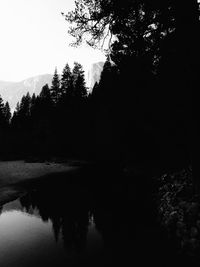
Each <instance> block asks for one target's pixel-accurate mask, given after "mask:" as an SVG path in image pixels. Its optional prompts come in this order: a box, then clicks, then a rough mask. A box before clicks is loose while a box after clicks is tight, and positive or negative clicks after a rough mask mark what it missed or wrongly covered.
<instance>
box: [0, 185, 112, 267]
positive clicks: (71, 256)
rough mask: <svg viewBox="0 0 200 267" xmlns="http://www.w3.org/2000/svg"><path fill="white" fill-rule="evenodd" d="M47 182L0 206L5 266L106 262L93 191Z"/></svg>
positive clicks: (1, 258) (0, 263) (0, 247)
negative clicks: (92, 195)
mask: <svg viewBox="0 0 200 267" xmlns="http://www.w3.org/2000/svg"><path fill="white" fill-rule="evenodd" d="M64 186H65V185H64V184H61V185H59V186H57V187H55V185H54V186H53V185H51V184H48V186H47V185H45V186H44V185H43V186H39V187H36V188H33V189H32V190H30V191H29V192H28V193H27V194H26V195H25V196H23V197H21V198H19V199H17V200H15V201H12V202H9V203H7V204H5V205H3V206H2V207H0V266H1V267H14V266H19V267H24V266H26V267H28V266H82V265H84V264H86V265H89V266H90V265H91V266H102V265H104V264H105V263H106V262H107V261H108V260H109V259H108V258H109V257H105V249H104V240H103V237H102V234H101V231H100V230H98V229H97V226H96V224H95V220H94V214H93V211H92V206H93V205H92V203H91V202H92V201H91V196H90V195H89V191H88V189H86V188H83V187H80V186H77V185H76V186H69V185H68V189H66V188H64Z"/></svg>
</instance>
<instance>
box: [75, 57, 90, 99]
mask: <svg viewBox="0 0 200 267" xmlns="http://www.w3.org/2000/svg"><path fill="white" fill-rule="evenodd" d="M72 75H73V95H74V97H76V98H77V99H78V98H79V99H80V98H83V97H86V96H87V89H86V84H85V76H84V70H83V67H82V65H81V64H80V63H78V62H74V68H73V72H72Z"/></svg>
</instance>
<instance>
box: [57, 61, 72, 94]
mask: <svg viewBox="0 0 200 267" xmlns="http://www.w3.org/2000/svg"><path fill="white" fill-rule="evenodd" d="M60 84H61V92H62V96H63V98H67V97H71V96H72V90H73V88H72V86H73V80H72V73H71V69H70V67H69V64H66V65H65V67H64V69H63V72H62V76H61V81H60Z"/></svg>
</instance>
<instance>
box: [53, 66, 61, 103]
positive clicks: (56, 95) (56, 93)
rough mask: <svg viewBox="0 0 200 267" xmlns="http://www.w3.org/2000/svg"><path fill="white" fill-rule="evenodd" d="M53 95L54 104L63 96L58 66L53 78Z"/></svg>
mask: <svg viewBox="0 0 200 267" xmlns="http://www.w3.org/2000/svg"><path fill="white" fill-rule="evenodd" d="M51 97H52V100H53V103H54V105H56V104H57V103H58V101H59V99H60V97H61V90H60V78H59V75H58V71H57V68H56V69H55V72H54V76H53V79H52V85H51Z"/></svg>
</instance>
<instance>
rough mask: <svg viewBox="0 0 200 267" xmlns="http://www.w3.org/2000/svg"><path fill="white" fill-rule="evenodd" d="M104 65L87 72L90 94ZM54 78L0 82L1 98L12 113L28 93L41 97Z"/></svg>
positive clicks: (44, 76) (98, 64) (93, 67)
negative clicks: (43, 88)
mask: <svg viewBox="0 0 200 267" xmlns="http://www.w3.org/2000/svg"><path fill="white" fill-rule="evenodd" d="M103 65H104V62H96V63H93V64H92V65H91V67H90V69H89V70H88V71H87V72H85V79H86V85H87V87H88V92H91V91H92V88H93V86H94V84H95V83H96V82H99V79H100V76H101V71H102V69H103ZM52 78H53V74H48V73H46V74H41V75H36V76H33V77H29V78H27V79H23V80H22V81H18V82H13V81H11V82H9V81H3V80H0V96H1V97H2V98H3V100H4V102H7V101H8V103H9V105H10V108H11V111H12V112H13V111H14V110H15V107H16V105H17V102H19V101H20V100H21V98H22V96H23V95H26V94H27V92H29V94H30V95H32V94H33V93H35V94H36V95H39V94H40V92H41V89H42V87H43V86H44V85H45V84H48V85H49V86H51V82H52Z"/></svg>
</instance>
